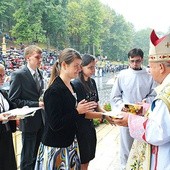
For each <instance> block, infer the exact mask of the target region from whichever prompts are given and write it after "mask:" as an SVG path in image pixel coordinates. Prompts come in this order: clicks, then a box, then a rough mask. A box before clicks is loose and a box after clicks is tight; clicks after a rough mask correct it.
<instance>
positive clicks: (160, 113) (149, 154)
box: [115, 30, 170, 170]
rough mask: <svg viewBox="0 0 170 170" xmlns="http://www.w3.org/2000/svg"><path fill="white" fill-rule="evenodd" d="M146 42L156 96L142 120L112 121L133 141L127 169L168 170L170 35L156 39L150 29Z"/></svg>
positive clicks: (169, 147) (169, 140) (137, 118)
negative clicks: (155, 84)
mask: <svg viewBox="0 0 170 170" xmlns="http://www.w3.org/2000/svg"><path fill="white" fill-rule="evenodd" d="M150 40H151V41H150V50H149V66H150V74H151V75H152V76H153V78H154V80H155V81H156V82H157V83H158V84H159V86H157V87H156V89H155V91H156V93H157V96H156V97H155V99H154V101H153V102H152V104H151V107H150V109H149V111H148V113H146V115H145V116H144V117H143V116H138V115H132V114H129V113H123V114H124V117H123V119H119V120H115V123H116V124H117V125H120V126H128V127H129V131H130V135H131V136H132V137H133V138H134V139H136V140H135V142H134V144H136V145H134V147H133V148H134V149H132V150H131V153H130V157H129V160H128V165H129V166H128V167H127V169H129V167H134V169H135V168H136V169H149V170H162V169H165V170H169V169H170V164H169V157H170V46H169V44H170V34H168V35H165V36H163V37H162V38H158V37H157V35H156V33H155V31H154V30H153V31H152V32H151V35H150ZM132 151H134V152H132ZM139 155H141V156H142V157H139ZM138 158H139V159H138ZM141 158H142V159H141ZM136 162H138V164H136Z"/></svg>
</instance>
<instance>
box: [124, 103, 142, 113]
mask: <svg viewBox="0 0 170 170" xmlns="http://www.w3.org/2000/svg"><path fill="white" fill-rule="evenodd" d="M122 111H126V112H130V113H132V114H136V115H143V105H142V104H132V103H127V104H124V108H123V109H122Z"/></svg>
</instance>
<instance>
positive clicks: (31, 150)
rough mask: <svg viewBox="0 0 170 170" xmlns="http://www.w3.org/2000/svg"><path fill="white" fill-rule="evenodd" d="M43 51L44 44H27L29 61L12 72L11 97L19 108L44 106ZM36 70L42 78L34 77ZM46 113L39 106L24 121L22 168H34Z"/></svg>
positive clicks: (26, 50) (22, 129) (27, 59)
mask: <svg viewBox="0 0 170 170" xmlns="http://www.w3.org/2000/svg"><path fill="white" fill-rule="evenodd" d="M41 54H42V50H41V48H39V47H37V46H35V45H30V46H28V47H26V48H25V50H24V57H25V60H26V63H27V64H26V65H25V66H24V67H23V68H21V69H19V70H17V71H15V72H13V73H12V75H11V81H10V90H9V98H10V99H11V101H13V102H15V103H16V104H17V107H19V108H21V107H23V106H29V107H38V106H40V107H43V106H44V103H43V102H42V101H39V98H40V96H41V94H42V92H43V86H44V83H43V77H42V74H41V72H40V70H39V69H38V68H39V67H40V65H41V61H42V56H41ZM35 73H36V77H37V79H38V82H37V80H35V78H34V75H35ZM37 83H39V85H37ZM42 113H43V112H42V110H38V111H37V112H36V113H35V116H33V117H27V118H25V119H23V120H21V121H20V130H21V131H22V151H21V164H20V169H21V170H33V169H34V166H35V161H36V156H37V151H38V148H39V144H40V141H41V137H42V131H43V127H44V124H43V115H42Z"/></svg>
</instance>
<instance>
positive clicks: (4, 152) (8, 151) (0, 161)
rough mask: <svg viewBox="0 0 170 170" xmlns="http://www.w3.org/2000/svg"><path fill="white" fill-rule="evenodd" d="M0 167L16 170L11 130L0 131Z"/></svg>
mask: <svg viewBox="0 0 170 170" xmlns="http://www.w3.org/2000/svg"><path fill="white" fill-rule="evenodd" d="M0 169H2V170H17V165H16V159H15V152H14V146H13V139H12V133H11V131H6V132H0Z"/></svg>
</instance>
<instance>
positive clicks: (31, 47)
mask: <svg viewBox="0 0 170 170" xmlns="http://www.w3.org/2000/svg"><path fill="white" fill-rule="evenodd" d="M34 52H36V53H38V54H41V53H42V49H41V48H40V47H38V46H36V45H29V46H28V47H26V48H25V49H24V57H25V58H26V56H28V55H30V54H32V53H34Z"/></svg>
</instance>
